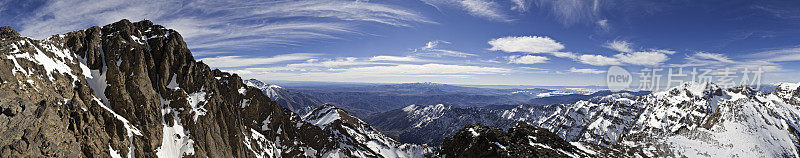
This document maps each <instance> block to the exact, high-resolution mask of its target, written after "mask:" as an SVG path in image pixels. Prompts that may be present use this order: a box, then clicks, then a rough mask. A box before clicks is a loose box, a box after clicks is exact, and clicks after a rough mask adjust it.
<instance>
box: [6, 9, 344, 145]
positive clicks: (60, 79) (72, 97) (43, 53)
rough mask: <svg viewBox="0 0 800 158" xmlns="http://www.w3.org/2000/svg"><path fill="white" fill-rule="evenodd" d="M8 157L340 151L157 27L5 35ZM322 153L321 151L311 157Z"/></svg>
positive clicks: (310, 127) (122, 25)
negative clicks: (42, 36) (197, 58)
mask: <svg viewBox="0 0 800 158" xmlns="http://www.w3.org/2000/svg"><path fill="white" fill-rule="evenodd" d="M0 57H1V58H0V135H2V136H4V137H5V138H4V139H0V157H98V156H100V157H109V156H112V155H113V156H123V157H157V156H158V157H181V156H189V157H257V156H285V157H294V156H310V157H319V156H323V155H324V154H326V153H327V152H329V151H331V150H335V149H336V146H335V145H336V144H335V143H334V140H330V139H326V138H328V137H329V136H328V132H324V131H322V130H321V129H320V128H319V127H317V126H314V125H312V124H308V123H305V122H303V121H302V120H301V119H300V117H298V116H296V115H295V114H293V113H292V112H290V111H287V110H285V109H283V108H281V106H280V105H278V104H277V103H275V102H273V101H271V100H270V99H269V98H268V97H267V96H265V95H264V94H263V93H261V91H260V90H259V89H257V88H254V87H249V86H246V85H245V84H244V83H243V82H242V79H241V78H240V77H239V76H237V75H236V74H229V73H226V72H221V71H219V70H212V69H210V68H209V67H208V66H207V65H205V64H203V63H202V62H197V61H195V59H194V58H193V57H192V55H191V52H190V51H189V49H188V47H187V46H186V43H185V42H184V41H183V39H182V37H181V35H180V34H179V33H178V32H176V31H174V30H171V29H166V28H164V27H162V26H159V25H154V24H153V23H152V22H150V21H146V20H145V21H140V22H135V23H132V22H130V21H128V20H122V21H119V22H116V23H113V24H110V25H106V26H103V27H97V26H95V27H91V28H88V29H86V30H79V31H74V32H69V33H66V34H61V35H54V36H52V37H50V38H47V39H45V40H33V39H29V38H25V37H19V34H17V33H16V32H15V31H13V30H12V29H11V28H10V27H2V28H0ZM309 151H314V152H309Z"/></svg>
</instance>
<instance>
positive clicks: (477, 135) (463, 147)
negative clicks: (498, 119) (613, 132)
mask: <svg viewBox="0 0 800 158" xmlns="http://www.w3.org/2000/svg"><path fill="white" fill-rule="evenodd" d="M596 149H603V150H605V151H610V150H608V149H605V148H603V147H596ZM439 152H441V154H442V155H443V156H444V157H593V156H598V155H595V154H597V152H596V151H592V150H588V149H579V148H578V147H576V146H574V145H572V144H570V143H569V142H567V141H564V140H563V139H561V138H560V137H558V135H555V134H553V133H551V132H549V131H547V129H544V128H539V127H534V126H531V125H528V124H527V123H525V122H518V123H517V125H515V126H514V127H511V128H509V129H508V132H503V131H502V130H501V129H499V128H494V127H487V126H483V125H480V124H471V125H467V126H465V127H464V128H463V129H461V130H459V131H458V132H457V133H456V134H455V135H453V136H452V137H448V138H446V139H445V140H444V142H443V143H442V146H441V147H440V151H439ZM590 153H591V154H590ZM620 156H622V155H620Z"/></svg>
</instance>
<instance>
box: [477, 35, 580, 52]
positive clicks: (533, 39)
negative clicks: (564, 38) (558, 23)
mask: <svg viewBox="0 0 800 158" xmlns="http://www.w3.org/2000/svg"><path fill="white" fill-rule="evenodd" d="M489 45H492V48H489V50H492V51H498V50H499V51H504V52H520V53H546V52H557V51H559V50H561V49H564V45H562V44H561V43H558V42H556V41H555V40H553V39H550V37H539V36H519V37H512V36H509V37H503V38H497V39H492V40H491V41H489Z"/></svg>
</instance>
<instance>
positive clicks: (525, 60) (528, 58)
mask: <svg viewBox="0 0 800 158" xmlns="http://www.w3.org/2000/svg"><path fill="white" fill-rule="evenodd" d="M506 58H507V59H508V63H509V64H538V63H547V60H549V58H547V57H543V56H534V55H512V56H507V57H506Z"/></svg>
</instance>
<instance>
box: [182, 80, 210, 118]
mask: <svg viewBox="0 0 800 158" xmlns="http://www.w3.org/2000/svg"><path fill="white" fill-rule="evenodd" d="M204 90H205V88H200V91H199V92H194V93H192V94H189V96H188V97H186V101H188V102H189V105H190V106H191V107H192V113H193V114H194V116H193V117H192V118H193V119H194V122H197V117H199V116H202V115H206V112H207V110H206V108H205V104H206V92H204ZM201 103H202V104H201Z"/></svg>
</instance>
